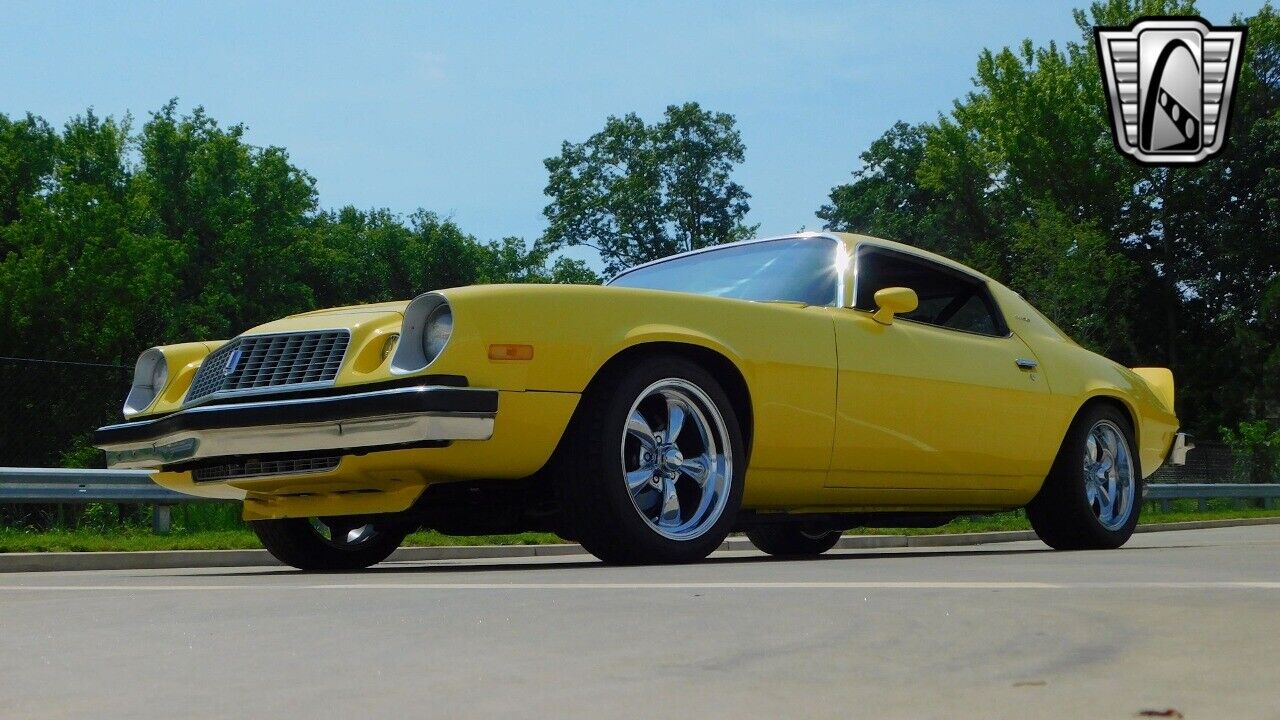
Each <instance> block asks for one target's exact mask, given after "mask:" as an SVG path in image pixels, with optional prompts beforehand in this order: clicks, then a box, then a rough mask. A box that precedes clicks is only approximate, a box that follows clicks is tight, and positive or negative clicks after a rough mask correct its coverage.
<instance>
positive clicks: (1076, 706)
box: [0, 525, 1280, 720]
mask: <svg viewBox="0 0 1280 720" xmlns="http://www.w3.org/2000/svg"><path fill="white" fill-rule="evenodd" d="M1278 641H1280V526H1276V525H1271V526H1259V527H1247V528H1229V529H1216V530H1195V531H1179V532H1165V533H1150V534H1145V535H1137V536H1135V537H1134V539H1133V540H1132V541H1131V542H1130V544H1129V545H1128V546H1126V547H1125V548H1124V549H1122V550H1118V551H1111V552H1092V553H1055V552H1052V551H1049V550H1048V549H1046V548H1045V547H1044V546H1043V545H1041V544H1039V543H1032V542H1025V543H1008V544H1002V545H994V546H979V547H972V548H938V549H921V548H909V549H893V550H862V551H845V552H837V553H832V554H831V555H829V556H826V557H824V558H822V559H819V560H813V561H774V560H768V559H765V558H764V557H763V556H760V555H755V554H749V553H733V554H720V555H717V556H715V557H714V558H713V559H711V560H710V561H708V562H705V563H702V564H698V565H691V566H678V567H650V568H609V567H605V566H602V565H600V564H598V563H595V562H593V561H590V560H587V559H585V558H571V559H564V558H529V559H518V560H505V561H466V562H463V561H441V562H433V563H404V564H391V565H384V566H380V567H379V568H378V569H375V570H373V571H371V572H366V573H359V574H331V575H306V574H302V573H297V572H292V571H285V570H280V569H270V568H246V569H226V568H221V569H208V570H198V571H197V570H160V571H102V572H78V573H29V574H6V575H3V576H0V718H5V719H6V720H7V719H9V718H26V717H33V718H64V717H65V718H117V717H118V718H126V717H127V718H160V717H164V718H169V717H184V718H185V717H209V718H226V717H262V718H267V717H271V718H285V717H309V718H330V717H332V718H339V717H347V718H356V717H374V718H400V717H404V718H419V717H442V718H443V717H447V718H467V717H508V718H565V717H584V718H612V717H635V718H668V717H671V718H675V717H680V718H721V717H724V718H729V717H732V718H746V717H761V718H789V717H797V718H799V717H814V718H881V717H902V718H948V719H953V718H1006V717H1007V718H1034V719H1035V720H1044V719H1046V718H1072V719H1073V720H1076V719H1079V718H1132V717H1135V716H1139V715H1138V714H1139V713H1141V712H1142V711H1164V710H1166V709H1175V710H1177V711H1179V712H1181V713H1183V714H1184V715H1185V717H1187V718H1233V719H1235V718H1255V717H1256V718H1280V646H1278V645H1277V642H1278Z"/></svg>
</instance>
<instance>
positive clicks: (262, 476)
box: [95, 233, 1189, 569]
mask: <svg viewBox="0 0 1280 720" xmlns="http://www.w3.org/2000/svg"><path fill="white" fill-rule="evenodd" d="M1173 400H1174V386H1173V376H1172V374H1171V373H1170V372H1169V371H1168V370H1166V369H1163V368H1133V369H1127V368H1124V367H1121V366H1120V365H1118V364H1116V363H1114V362H1112V361H1110V360H1107V359H1106V358H1103V357H1100V356H1099V355H1096V354H1094V353H1092V352H1090V351H1088V350H1085V349H1084V348H1081V347H1080V346H1078V345H1077V344H1075V343H1074V342H1072V340H1071V339H1070V338H1069V337H1067V336H1066V335H1065V334H1064V333H1063V332H1062V331H1061V330H1059V329H1058V328H1057V327H1055V326H1054V325H1053V323H1051V322H1049V321H1048V320H1047V319H1045V318H1044V316H1042V315H1041V314H1040V313H1039V312H1037V311H1036V310H1035V309H1034V308H1032V307H1031V306H1030V305H1029V304H1028V303H1027V302H1026V301H1024V300H1023V299H1022V298H1021V297H1019V296H1018V295H1017V294H1016V293H1014V292H1013V291H1011V290H1010V289H1008V288H1007V287H1004V286H1003V285H1001V284H1000V283H997V282H995V281H993V280H991V279H990V278H987V277H984V276H983V275H981V274H979V273H977V272H974V271H973V270H971V269H969V268H966V267H964V266H962V265H960V264H957V263H955V262H952V261H950V260H947V259H945V258H942V257H939V256H936V255H933V254H930V253H927V252H923V251H921V250H918V249H915V248H912V247H909V246H905V245H901V244H898V243H893V242H889V241H885V240H879V239H875V238H871V237H865V236H859V235H845V234H831V233H800V234H796V235H788V236H785V237H777V238H767V239H761V240H752V241H747V242H742V243H735V244H730V245H721V246H717V247H712V248H706V249H702V250H697V251H694V252H689V253H685V254H682V255H677V256H674V257H670V258H666V259H663V260H659V261H656V262H651V263H648V264H646V265H641V266H638V267H635V268H632V269H630V270H627V271H625V272H623V273H622V274H620V275H618V276H617V277H615V278H614V279H613V280H612V281H610V282H609V283H608V284H607V285H605V286H590V287H588V286H564V285H496V286H474V287H462V288H452V289H448V290H439V291H432V292H428V293H426V294H423V295H420V296H419V297H417V298H415V299H414V300H412V301H410V302H393V303H384V304H377V305H364V306H356V307H345V308H335V309H331V310H319V311H316V312H311V313H305V314H302V315H295V316H293V317H288V318H284V319H282V320H277V321H275V322H270V323H267V324H265V325H261V326H258V327H256V328H253V329H251V330H249V331H247V332H245V333H244V334H243V335H240V336H239V337H236V338H234V339H232V340H229V341H209V342H193V343H182V344H178V345H167V346H162V347H155V348H151V349H149V350H147V351H146V352H144V353H142V355H141V357H140V358H139V359H138V363H137V367H136V371H135V376H134V382H133V387H132V389H131V390H130V392H129V395H128V398H127V399H126V401H125V406H124V412H125V415H126V418H127V420H128V421H127V422H125V423H122V424H118V425H110V426H107V427H104V428H101V429H99V430H98V431H97V434H96V438H95V441H96V444H97V445H98V446H99V447H101V448H103V449H105V450H106V451H107V458H108V463H109V465H110V466H111V467H114V468H147V469H152V470H155V471H156V475H155V479H156V481H157V482H158V483H160V484H162V485H164V486H166V487H169V488H173V489H175V490H179V491H182V492H184V493H189V494H192V495H201V496H208V497H219V498H229V499H238V500H243V502H244V517H245V519H246V520H248V521H249V522H250V525H251V526H252V527H253V529H254V530H255V531H256V532H257V534H258V536H259V537H260V538H261V539H262V542H263V544H264V545H265V546H266V547H267V549H268V550H270V551H271V552H272V553H273V554H274V555H275V556H276V557H277V558H279V559H280V560H281V561H283V562H285V563H287V564H290V565H293V566H295V567H299V568H303V569H343V568H358V567H366V566H369V565H372V564H374V563H377V562H379V561H381V560H383V559H385V558H386V557H387V556H388V555H389V554H390V553H391V552H392V551H393V550H394V549H395V548H396V546H397V545H398V544H399V543H400V542H401V541H402V540H403V539H404V536H405V534H406V533H407V532H410V531H412V530H414V529H416V528H420V527H426V528H434V529H436V530H438V531H440V532H443V533H449V534H459V535H470V534H487V533H507V532H517V531H523V530H545V531H553V532H556V533H558V534H560V535H561V536H563V537H565V538H569V539H572V540H576V541H578V542H581V543H582V545H583V546H585V547H586V548H587V549H588V550H589V551H591V552H592V553H594V554H595V555H596V556H598V557H599V558H601V559H603V560H605V561H607V562H611V563H654V562H683V561H691V560H697V559H701V558H703V557H705V556H706V555H707V554H708V553H710V552H711V551H712V550H714V549H715V548H716V547H717V546H719V545H720V543H721V542H722V541H723V540H724V538H725V536H726V535H727V534H728V533H729V532H731V531H737V530H740V531H745V532H746V533H747V535H748V537H750V538H751V540H752V541H753V542H754V543H755V544H756V546H758V547H759V548H760V549H761V550H763V551H765V552H767V553H771V554H775V555H793V556H802V555H814V554H818V553H821V552H824V551H825V550H827V549H829V548H831V547H832V546H833V545H834V544H835V542H836V541H837V539H838V538H839V535H840V533H841V531H843V530H846V529H849V528H854V527H929V526H936V525H939V524H942V523H944V522H946V521H948V520H950V519H951V518H954V517H956V516H957V515H961V514H970V513H980V512H990V511H998V510H1008V509H1010V508H1018V507H1024V506H1025V507H1026V508H1027V512H1028V515H1029V516H1030V518H1031V522H1032V525H1033V526H1034V528H1035V529H1036V532H1037V533H1039V535H1040V537H1041V538H1043V539H1044V540H1045V542H1047V543H1048V544H1049V545H1051V546H1053V547H1056V548H1064V549H1065V548H1105V547H1117V546H1119V545H1121V544H1123V543H1124V542H1125V541H1126V540H1127V539H1128V538H1129V536H1130V534H1131V533H1132V532H1133V528H1134V525H1135V524H1136V523H1137V520H1138V513H1139V511H1140V509H1141V500H1142V488H1143V478H1144V477H1146V476H1148V475H1150V474H1151V473H1152V472H1154V471H1155V470H1156V468H1157V467H1159V466H1160V464H1161V463H1162V462H1164V461H1165V460H1166V459H1172V460H1173V461H1174V462H1180V461H1181V458H1182V456H1183V455H1184V454H1185V451H1186V450H1187V449H1188V448H1189V444H1188V443H1187V442H1186V440H1185V438H1184V436H1183V435H1181V434H1180V433H1178V432H1177V430H1178V420H1177V417H1176V416H1175V414H1174V409H1173Z"/></svg>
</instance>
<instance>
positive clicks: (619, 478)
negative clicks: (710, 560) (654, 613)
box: [553, 356, 746, 565]
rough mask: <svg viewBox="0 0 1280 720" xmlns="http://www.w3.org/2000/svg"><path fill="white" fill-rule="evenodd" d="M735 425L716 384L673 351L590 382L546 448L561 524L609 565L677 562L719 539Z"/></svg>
mask: <svg viewBox="0 0 1280 720" xmlns="http://www.w3.org/2000/svg"><path fill="white" fill-rule="evenodd" d="M745 469H746V458H745V454H744V450H743V442H742V431H741V428H740V427H739V425H738V419H737V416H736V415H735V413H734V411H733V405H732V403H731V402H730V401H729V397H728V395H727V394H726V393H725V392H724V389H723V388H722V387H721V386H720V383H719V382H717V381H716V379H715V378H714V377H713V376H712V375H711V374H710V373H709V372H707V370H705V369H704V368H703V367H702V366H700V365H698V364H696V363H694V362H691V361H689V360H687V359H685V358H682V357H678V356H656V357H649V358H644V359H642V360H640V361H638V362H636V363H634V364H630V365H625V366H618V367H614V368H612V369H608V370H606V371H605V374H604V375H602V376H601V377H599V378H597V380H596V381H595V382H593V383H592V387H591V389H590V390H589V391H588V392H587V394H586V395H584V396H583V399H582V404H581V405H580V407H579V409H578V412H577V413H576V414H575V416H574V419H573V422H572V424H571V426H570V427H569V429H568V431H567V432H566V433H565V439H564V441H563V442H562V443H561V446H560V448H558V449H557V451H556V460H555V462H554V464H553V478H554V482H555V486H556V496H557V499H558V500H559V504H560V508H561V512H562V513H563V521H564V523H565V525H566V526H567V530H568V531H569V532H570V533H572V535H573V536H574V537H576V538H577V540H578V542H580V543H581V544H582V546H583V547H584V548H586V549H587V551H588V552H590V553H591V554H593V555H595V556H596V557H598V558H600V559H601V560H603V561H605V562H607V563H611V564H622V565H634V564H653V563H683V562H691V561H695V560H701V559H703V558H705V557H706V556H707V555H709V554H711V552H712V551H713V550H715V549H716V548H717V547H719V546H720V544H721V543H722V542H724V539H725V537H726V536H728V534H729V530H730V529H731V528H732V527H733V522H734V518H735V517H736V516H737V512H738V507H739V505H741V503H742V482H743V477H744V472H745Z"/></svg>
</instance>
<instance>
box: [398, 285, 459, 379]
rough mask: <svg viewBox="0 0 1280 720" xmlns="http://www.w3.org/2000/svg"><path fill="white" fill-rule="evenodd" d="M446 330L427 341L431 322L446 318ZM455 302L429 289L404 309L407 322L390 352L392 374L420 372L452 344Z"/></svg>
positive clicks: (438, 322) (402, 326) (439, 322)
mask: <svg viewBox="0 0 1280 720" xmlns="http://www.w3.org/2000/svg"><path fill="white" fill-rule="evenodd" d="M445 318H447V330H446V331H445V332H444V333H442V335H443V339H441V338H440V337H439V334H438V335H437V337H436V338H435V339H434V340H435V342H433V344H432V345H430V346H429V345H428V340H429V338H428V330H429V329H430V328H431V325H432V322H433V321H434V322H436V323H437V327H438V326H439V324H441V323H443V322H446V320H445ZM453 330H454V327H453V306H452V305H450V303H449V301H448V300H447V299H445V297H444V296H443V295H441V294H440V293H435V292H429V293H425V294H423V295H419V296H418V297H416V298H414V299H413V300H412V301H411V302H410V303H409V305H408V307H406V308H405V310H404V322H403V324H402V325H401V327H400V342H398V343H396V348H395V352H394V353H392V355H391V374H392V375H408V374H411V373H416V372H421V371H422V370H424V369H426V368H427V367H428V366H429V365H431V364H432V363H434V362H435V361H436V360H437V359H439V358H440V356H441V355H443V354H444V353H445V351H446V350H447V349H448V347H449V343H450V342H451V341H452V339H453Z"/></svg>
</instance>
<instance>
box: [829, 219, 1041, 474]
mask: <svg viewBox="0 0 1280 720" xmlns="http://www.w3.org/2000/svg"><path fill="white" fill-rule="evenodd" d="M855 262H856V263H857V265H856V272H855V277H856V280H855V283H856V288H855V292H854V307H853V308H835V309H833V310H832V314H833V316H834V318H835V328H836V330H835V331H836V351H837V355H838V361H837V362H838V367H839V370H838V372H839V375H838V389H837V411H838V418H837V421H836V432H835V439H834V443H833V451H832V464H831V471H830V473H829V475H828V485H829V486H832V487H843V488H879V489H892V488H902V489H946V488H951V489H985V490H998V489H1010V490H1011V489H1015V488H1023V487H1025V486H1026V485H1027V483H1028V482H1029V481H1030V478H1031V476H1032V475H1034V473H1035V472H1036V467H1037V466H1038V465H1039V464H1041V461H1042V460H1043V458H1039V457H1038V454H1039V453H1038V452H1037V450H1038V448H1039V447H1040V442H1039V438H1040V433H1041V432H1043V431H1044V427H1045V422H1044V418H1045V417H1046V412H1047V411H1048V408H1049V402H1048V401H1049V394H1048V393H1049V390H1048V386H1047V385H1048V384H1047V383H1046V382H1045V381H1044V380H1043V378H1042V377H1041V376H1040V372H1039V368H1038V367H1036V366H1035V363H1036V358H1035V356H1034V354H1033V353H1032V351H1031V349H1030V348H1029V347H1028V346H1027V345H1026V344H1025V343H1023V342H1022V341H1021V340H1020V339H1019V338H1018V337H1017V336H1015V335H1013V334H1012V333H1010V332H1009V330H1008V327H1007V325H1006V324H1005V322H1004V319H1003V316H1002V315H1001V313H1000V310H999V308H998V306H997V305H996V303H995V301H994V300H993V298H992V297H991V293H990V292H989V290H988V289H987V286H986V283H985V281H983V280H982V279H981V278H978V277H976V276H973V275H970V274H968V273H964V272H962V271H960V270H958V269H955V268H952V267H950V266H944V265H942V264H940V263H936V262H933V261H931V260H928V259H926V258H924V257H921V256H916V255H913V254H910V253H906V252H900V251H896V250H891V249H887V248H883V247H879V246H874V245H869V244H864V245H861V246H859V248H858V251H857V252H856V257H855ZM886 287H908V288H911V289H912V290H914V291H915V292H916V293H917V295H918V297H919V301H920V304H919V307H918V308H917V309H916V310H915V311H913V312H911V313H907V314H905V315H898V316H897V317H896V318H895V319H894V320H893V322H892V323H891V324H889V325H883V324H881V323H880V322H877V321H876V320H874V319H873V318H872V317H871V311H873V310H874V309H875V306H874V296H875V292H876V291H877V290H880V289H883V288H886Z"/></svg>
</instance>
